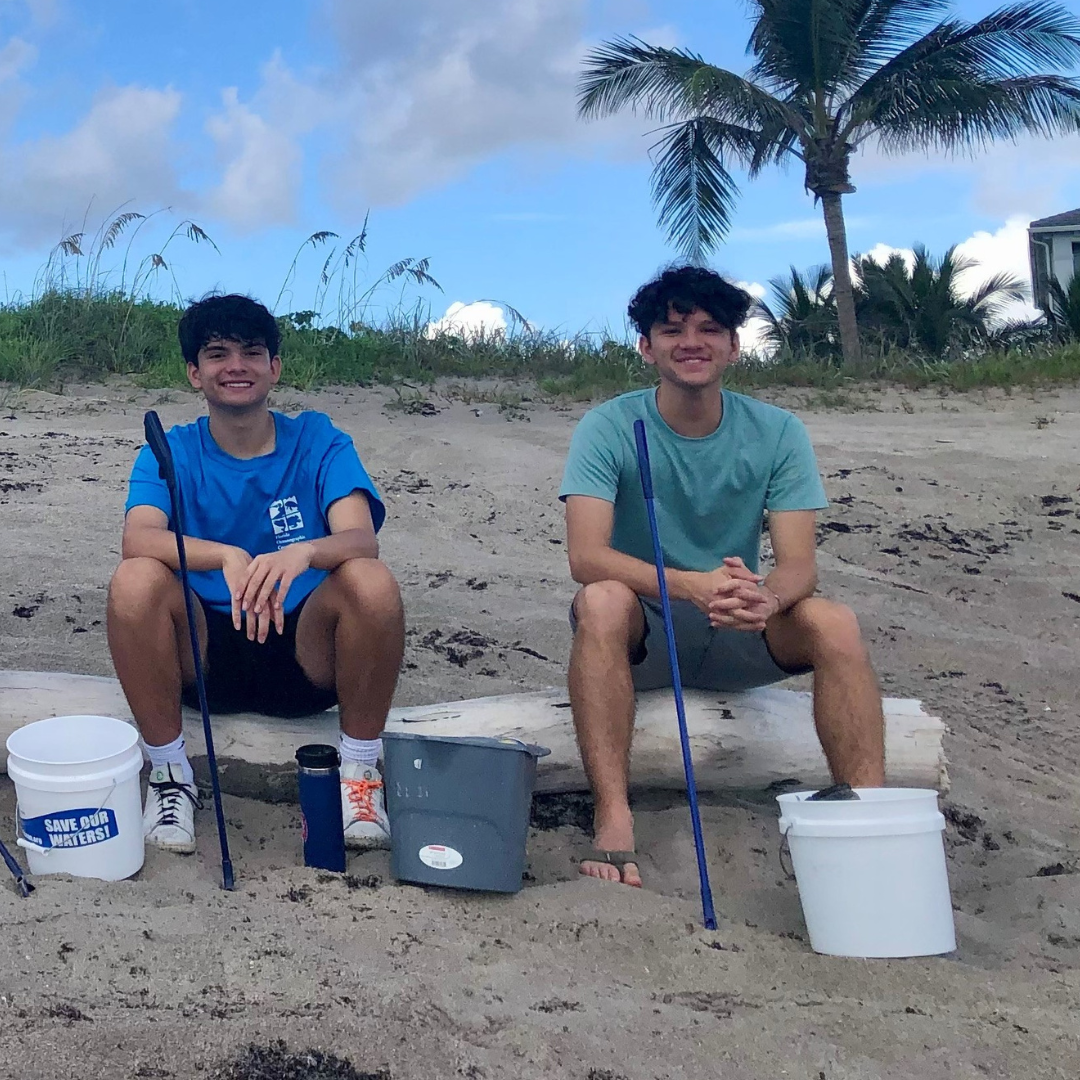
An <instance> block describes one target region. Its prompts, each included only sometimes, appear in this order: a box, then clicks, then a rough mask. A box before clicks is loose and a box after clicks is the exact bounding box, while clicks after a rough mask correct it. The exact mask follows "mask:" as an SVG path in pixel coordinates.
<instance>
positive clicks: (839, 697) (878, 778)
mask: <svg viewBox="0 0 1080 1080" xmlns="http://www.w3.org/2000/svg"><path fill="white" fill-rule="evenodd" d="M765 636H766V638H767V639H768V642H769V648H770V649H771V650H772V652H773V655H774V656H775V657H776V659H777V660H778V661H779V663H780V664H782V665H783V666H784V667H798V666H800V665H803V664H812V665H813V668H814V723H815V724H816V726H817V732H818V738H819V739H820V740H821V748H822V749H823V750H824V751H825V759H826V760H827V761H828V763H829V769H830V771H831V772H832V776H833V780H835V781H836V782H837V783H847V784H850V785H851V786H852V787H882V786H883V785H884V784H885V717H884V714H883V713H882V708H881V690H880V689H879V687H878V681H877V677H876V676H875V674H874V669H873V668H872V667H871V666H870V657H869V655H868V653H867V651H866V645H865V644H864V643H863V640H862V634H861V633H860V631H859V623H858V620H857V619H856V618H855V615H854V613H853V612H852V611H851V609H850V608H847V607H845V606H844V605H843V604H837V603H834V602H832V601H831V600H824V599H821V598H820V597H811V598H810V599H808V600H802V601H800V602H799V603H798V604H796V605H795V606H794V607H792V608H791V609H790V610H789V611H786V612H784V613H783V614H782V615H774V616H773V618H772V619H770V620H769V623H768V626H766V628H765Z"/></svg>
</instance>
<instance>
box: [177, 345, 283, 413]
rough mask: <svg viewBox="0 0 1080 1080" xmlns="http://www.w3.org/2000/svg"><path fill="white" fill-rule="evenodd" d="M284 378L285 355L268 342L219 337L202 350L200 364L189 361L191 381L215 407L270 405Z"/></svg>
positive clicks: (231, 409) (235, 408) (242, 408)
mask: <svg viewBox="0 0 1080 1080" xmlns="http://www.w3.org/2000/svg"><path fill="white" fill-rule="evenodd" d="M280 378H281V357H280V356H271V355H270V350H269V349H267V347H266V346H265V345H258V344H255V343H253V342H248V343H244V342H240V341H225V340H223V339H221V338H215V339H213V340H212V341H208V342H207V343H206V344H205V345H204V346H203V347H202V348H201V349H199V362H198V364H188V381H189V382H190V383H191V385H192V386H193V387H195V389H196V390H201V391H202V392H203V394H204V395H205V396H206V402H207V404H208V405H209V406H210V407H211V408H219V409H225V410H228V411H229V412H251V411H254V410H257V409H261V408H263V407H264V406H265V405H266V399H267V397H269V395H270V391H271V389H272V388H273V387H274V386H276V385H277V381H278V379H280Z"/></svg>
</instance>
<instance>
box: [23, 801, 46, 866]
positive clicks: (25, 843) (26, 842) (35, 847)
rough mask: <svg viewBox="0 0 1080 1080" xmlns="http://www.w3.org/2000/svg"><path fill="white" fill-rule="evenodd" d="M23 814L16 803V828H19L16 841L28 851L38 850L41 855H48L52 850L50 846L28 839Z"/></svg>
mask: <svg viewBox="0 0 1080 1080" xmlns="http://www.w3.org/2000/svg"><path fill="white" fill-rule="evenodd" d="M22 820H23V819H22V814H21V813H19V804H18V802H16V803H15V828H16V829H17V830H18V834H17V835H16V837H15V843H16V844H18V846H19V847H21V848H26V850H27V851H36V852H37V853H38V854H39V855H48V854H50V851H49V849H48V848H43V847H42V846H41V845H40V844H35V843H34V842H33V840H28V839H27V838H26V837H25V836H24V835H23V825H22Z"/></svg>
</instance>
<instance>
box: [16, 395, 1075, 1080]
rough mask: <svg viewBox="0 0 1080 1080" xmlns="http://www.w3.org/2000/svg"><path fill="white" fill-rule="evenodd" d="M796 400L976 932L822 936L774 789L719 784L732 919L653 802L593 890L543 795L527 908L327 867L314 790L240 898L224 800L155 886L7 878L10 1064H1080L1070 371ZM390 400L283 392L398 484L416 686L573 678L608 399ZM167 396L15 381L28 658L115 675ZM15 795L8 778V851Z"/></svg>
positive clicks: (469, 691)
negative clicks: (1047, 380)
mask: <svg viewBox="0 0 1080 1080" xmlns="http://www.w3.org/2000/svg"><path fill="white" fill-rule="evenodd" d="M804 398H805V395H800V394H798V393H795V392H790V393H788V394H786V395H784V396H783V398H782V399H781V400H782V403H784V404H787V405H788V406H790V407H793V408H795V409H796V410H797V411H799V412H800V414H801V415H802V416H803V417H804V419H805V420H806V421H807V423H808V425H809V428H810V431H811V434H812V436H813V438H814V441H815V444H816V446H817V449H818V454H819V459H820V464H821V468H822V472H823V474H824V476H825V477H826V486H827V489H828V491H829V494H830V497H831V499H832V500H833V505H832V507H831V509H830V510H829V511H827V512H825V513H823V514H822V515H821V523H822V525H821V551H822V557H821V568H822V590H823V592H824V593H825V594H826V595H829V596H831V597H835V598H838V599H841V600H843V601H845V602H847V603H849V604H851V605H852V606H853V607H854V608H855V609H856V610H857V611H858V613H859V614H860V617H861V622H862V625H863V629H864V632H865V635H866V637H867V639H868V640H869V642H870V647H871V649H872V652H873V656H874V660H875V664H876V666H877V668H878V670H879V672H880V674H881V678H882V684H883V688H884V690H885V691H886V692H887V693H890V694H894V695H899V696H907V697H915V698H920V699H922V700H923V701H925V702H926V704H927V707H928V708H929V709H930V711H932V712H934V713H937V714H938V715H941V716H942V717H943V718H944V719H945V720H946V721H947V723H948V724H949V726H950V728H951V732H950V735H949V736H948V740H947V749H948V754H949V757H950V761H951V771H952V777H953V788H952V791H951V793H950V794H949V796H948V798H947V800H946V810H947V816H948V818H949V821H950V824H949V828H948V831H947V833H946V845H947V851H948V858H949V870H950V875H951V880H952V887H953V893H954V900H955V908H956V922H957V929H958V934H959V942H960V944H959V949H958V951H957V952H956V954H954V955H952V956H949V957H944V958H935V959H923V960H903V961H850V960H849V961H845V960H838V959H830V958H824V957H819V956H816V955H815V954H814V953H813V952H811V950H810V948H809V946H808V944H807V942H806V940H805V928H804V926H803V923H802V919H801V915H800V911H799V905H798V898H797V894H796V892H795V887H794V885H793V884H792V883H791V882H790V881H788V880H786V879H785V877H784V875H783V873H782V872H781V870H780V868H779V864H778V860H777V847H778V844H777V840H778V837H777V832H776V811H775V805H774V803H773V802H772V800H771V798H770V797H769V795H768V793H764V792H763V793H760V795H759V796H758V797H756V798H749V799H748V798H746V797H739V798H738V799H736V798H733V797H730V796H728V797H725V796H724V795H723V794H719V795H713V796H710V797H708V798H707V799H706V806H705V807H704V820H705V832H706V838H707V846H708V850H709V853H710V859H711V865H712V871H713V882H714V890H715V893H716V902H717V909H718V913H719V917H720V928H719V930H718V931H716V932H714V933H710V932H706V931H704V930H702V929H701V928H700V923H699V916H700V909H699V904H698V898H697V892H696V873H695V866H694V859H693V848H692V842H691V836H690V829H689V820H688V816H687V813H686V810H685V808H684V806H683V805H682V804H681V803H680V802H679V801H678V800H672V799H671V798H669V797H666V796H665V797H659V796H655V795H653V796H650V795H648V793H643V794H641V795H640V796H639V797H638V803H637V812H638V821H639V827H640V841H639V847H640V849H641V850H642V851H643V852H644V854H643V857H642V868H643V872H644V874H645V876H646V878H647V884H648V888H647V889H645V890H643V891H641V892H637V891H633V890H629V889H620V888H614V887H610V886H605V885H603V884H601V883H599V882H594V881H586V880H579V879H578V878H577V875H576V873H575V868H574V866H573V863H572V858H573V857H574V856H575V855H576V854H577V853H578V852H579V851H580V850H581V848H582V846H583V845H584V844H585V843H586V837H585V834H584V833H583V832H582V831H581V829H580V827H579V825H580V824H581V823H582V822H583V821H585V820H587V806H585V804H584V802H583V801H582V800H577V801H574V800H571V801H570V802H568V803H567V804H565V805H562V806H555V807H552V806H548V807H544V808H542V809H543V810H544V811H545V813H544V814H542V815H541V816H540V817H539V818H538V823H539V824H542V825H545V826H546V827H545V828H537V829H534V830H533V833H532V835H531V837H530V878H531V880H529V881H528V883H527V887H526V888H524V889H523V890H522V891H521V892H520V893H519V894H518V895H516V896H513V897H497V896H475V895H467V894H453V893H448V892H440V891H428V890H423V889H419V888H415V887H409V886H401V885H397V884H395V883H393V881H392V880H391V878H390V875H389V864H388V859H387V857H386V855H385V854H381V853H378V854H369V855H363V856H356V857H353V858H352V859H351V862H350V867H349V876H348V877H345V878H343V877H341V876H335V875H326V874H319V873H317V872H315V871H311V870H308V869H305V868H304V867H303V866H301V865H299V863H300V858H299V824H298V820H297V816H298V815H297V811H296V807H295V806H292V805H288V804H284V805H268V804H263V803H258V802H255V801H251V800H244V799H238V798H229V799H227V805H226V813H227V816H228V820H229V824H230V828H231V830H232V836H233V857H234V861H235V864H236V871H237V877H238V888H237V891H236V892H235V893H233V894H225V893H223V892H221V891H220V890H219V888H218V867H217V862H216V848H217V844H216V836H215V832H214V829H213V824H212V817H211V815H210V813H209V812H204V813H203V815H202V816H201V818H200V829H201V831H200V835H199V851H198V853H197V854H196V855H195V856H194V857H189V858H180V857H176V856H167V855H164V854H161V853H151V854H150V857H149V859H148V861H147V865H146V867H145V869H144V870H143V871H142V873H141V874H140V875H139V876H138V877H137V879H135V880H132V881H129V882H123V883H118V884H105V883H100V882H91V881H76V880H71V879H63V878H59V877H51V878H50V877H43V878H39V879H38V890H37V892H36V893H35V894H34V896H33V897H32V898H31V899H30V900H26V901H24V900H20V899H19V898H17V897H16V896H15V894H14V892H13V891H12V890H11V889H10V888H8V887H7V885H4V886H3V887H2V888H0V921H2V925H3V931H2V933H0V1076H2V1077H19V1078H22V1080H36V1078H45V1077H67V1076H101V1077H110V1078H111V1077H117V1078H121V1077H123V1078H126V1077H168V1078H172V1077H176V1078H187V1077H196V1076H220V1077H231V1078H239V1077H244V1078H247V1080H251V1078H254V1077H258V1078H260V1080H270V1078H272V1077H273V1078H282V1077H286V1076H295V1077H316V1076H327V1077H329V1076H337V1077H346V1078H347V1077H358V1076H365V1075H381V1076H383V1077H387V1076H389V1077H392V1078H393V1080H409V1078H442V1077H448V1078H450V1077H454V1078H456V1077H466V1078H470V1080H496V1078H509V1077H514V1078H521V1080H533V1078H540V1077H545V1078H547V1077H568V1078H580V1080H620V1078H622V1080H652V1078H661V1077H663V1078H684V1077H685V1078H692V1077H693V1078H697V1077H707V1076H718V1077H719V1076H722V1077H724V1078H725V1080H739V1078H755V1080H756V1078H774V1077H782V1076H788V1077H797V1078H807V1080H822V1078H824V1080H843V1078H852V1080H854V1078H859V1080H868V1078H877V1077H889V1078H897V1080H899V1078H901V1077H903V1078H909V1077H920V1078H926V1080H930V1078H939V1077H940V1078H944V1077H949V1078H967V1077H979V1078H983V1077H1015V1076H1024V1077H1028V1078H1036V1077H1058V1076H1060V1077H1073V1076H1075V1074H1076V1069H1077V1063H1078V1062H1080V1034H1078V1027H1077V1023H1076V1009H1077V1002H1078V1001H1080V975H1078V973H1077V965H1078V961H1080V872H1078V870H1080V864H1078V860H1080V814H1078V809H1080V806H1078V802H1080V796H1078V792H1080V784H1078V778H1080V742H1078V740H1077V739H1076V735H1075V732H1076V725H1077V706H1076V690H1075V684H1076V677H1077V666H1078V650H1077V634H1078V631H1080V543H1078V539H1077V538H1078V536H1080V493H1078V485H1080V467H1078V462H1080V391H1078V390H1075V389H1074V390H1061V391H1057V392H1049V391H1048V392H1039V393H1037V394H1028V393H1015V394H1013V395H1011V396H1008V395H1004V394H1001V393H994V394H989V395H981V394H980V395H969V396H947V397H941V396H938V395H937V394H935V393H925V392H924V393H918V394H914V393H900V392H897V391H890V392H887V393H881V394H872V395H867V396H866V397H864V398H861V399H859V400H860V403H861V405H862V406H863V407H861V408H858V409H854V410H852V409H850V408H849V409H847V411H838V410H822V409H814V408H810V407H809V406H808V404H807V402H806V401H805V400H804ZM395 400H396V398H395V395H394V394H392V393H390V392H386V391H370V390H357V389H349V390H344V391H337V390H328V391H325V392H319V393H312V394H299V393H296V392H291V391H288V392H283V393H281V394H279V396H278V399H277V405H278V407H281V408H284V409H286V410H293V409H298V408H319V409H323V410H325V411H327V412H329V413H330V414H331V416H333V418H334V419H335V421H336V422H337V423H338V424H339V425H340V426H341V427H343V428H344V429H345V430H346V431H348V432H349V433H350V434H352V435H353V436H354V438H355V439H356V441H357V444H358V446H359V447H360V449H361V453H362V455H363V457H364V460H365V462H366V463H367V465H368V467H369V469H370V471H371V472H372V474H373V475H374V476H375V477H376V478H377V481H378V483H379V484H380V486H381V487H382V490H383V491H384V492H385V494H386V497H387V501H388V504H389V520H388V523H387V526H386V528H385V530H384V532H383V534H382V544H383V554H384V557H385V559H386V560H387V562H388V563H389V564H390V565H391V567H392V568H393V569H394V571H395V572H396V574H397V575H398V577H399V580H400V581H401V583H402V586H403V590H404V595H405V601H406V607H407V611H408V622H409V638H408V648H407V651H406V667H405V670H404V672H403V674H402V679H401V683H400V689H399V692H398V698H397V703H398V704H417V703H423V702H433V701H440V700H450V699H454V698H459V697H473V696H480V695H486V694H496V693H507V692H513V691H516V690H524V689H534V688H538V687H542V686H546V685H553V684H557V683H559V682H560V681H561V680H562V678H563V671H564V665H565V663H566V658H567V652H568V646H569V640H568V635H567V627H566V607H567V604H568V602H569V600H570V598H571V596H572V594H573V586H572V583H571V581H570V579H569V575H568V573H567V568H566V559H565V546H564V535H563V526H562V515H561V512H560V507H559V505H558V503H557V502H556V499H555V493H556V488H557V484H558V479H559V476H560V472H561V465H562V460H563V456H564V454H565V450H566V446H567V442H568V439H569V435H570V432H571V430H572V427H573V424H574V422H575V420H576V419H577V417H578V416H580V414H581V412H582V411H583V406H576V405H575V406H571V407H563V408H560V407H554V406H551V405H542V404H534V405H526V407H525V409H524V411H516V410H515V411H510V412H500V410H499V409H498V407H497V406H496V405H493V404H487V403H477V404H467V403H465V402H462V401H461V400H449V399H447V398H445V397H442V396H439V395H436V394H432V395H430V400H431V403H432V408H430V409H425V410H423V411H419V410H417V411H415V412H412V413H407V412H402V411H400V410H395V409H394V408H391V407H390V406H392V405H393V403H394V402H395ZM149 407H156V408H158V409H159V411H160V412H161V415H162V418H163V420H164V421H165V423H166V425H168V424H170V423H173V422H176V421H179V420H187V419H190V418H192V417H193V416H195V415H196V414H197V413H198V411H199V404H198V402H197V401H196V399H194V398H193V397H192V396H190V395H188V394H185V393H181V392H179V391H171V392H161V391H149V392H148V391H143V390H139V389H137V388H134V387H131V386H129V385H126V384H123V383H116V384H114V385H110V386H105V387H103V386H89V387H82V386H72V387H68V388H66V389H65V392H64V393H63V394H62V395H52V394H44V393H28V394H19V395H16V394H8V395H7V396H6V398H5V399H4V403H3V405H2V406H0V553H2V555H3V563H2V565H3V568H4V572H3V579H2V593H0V599H2V600H3V604H2V606H0V663H2V664H3V665H4V666H5V667H8V668H29V669H47V670H58V671H73V672H83V673H88V674H111V668H110V663H109V657H108V651H107V648H106V642H105V634H104V626H103V620H104V614H105V612H104V604H105V588H106V584H107V581H108V578H109V574H110V572H111V571H112V569H113V568H114V566H115V565H116V562H117V560H118V545H119V536H120V524H121V513H122V505H123V499H124V493H125V484H126V480H127V475H128V470H129V468H130V464H131V460H132V458H133V455H134V454H135V452H136V450H137V447H138V445H139V444H140V442H141V438H142V435H141V420H142V413H143V411H144V410H145V409H146V408H149ZM792 685H795V686H800V685H802V686H805V683H802V684H800V683H798V682H796V683H793V684H792ZM13 806H14V798H13V791H12V787H11V784H10V782H9V781H7V779H6V778H0V836H3V837H4V838H5V839H7V840H10V839H11V837H12V831H13V828H12V813H13ZM275 1040H283V1045H277V1044H275ZM252 1044H256V1047H257V1049H256V1050H255V1051H251V1050H250V1049H249V1048H250V1047H251V1045H252ZM308 1049H311V1050H315V1051H319V1052H320V1053H321V1054H322V1056H321V1057H320V1056H318V1055H316V1056H309V1057H307V1058H304V1057H303V1056H302V1055H303V1052H304V1051H306V1050H308ZM290 1055H294V1056H293V1057H290ZM295 1055H301V1056H300V1057H296V1056H295Z"/></svg>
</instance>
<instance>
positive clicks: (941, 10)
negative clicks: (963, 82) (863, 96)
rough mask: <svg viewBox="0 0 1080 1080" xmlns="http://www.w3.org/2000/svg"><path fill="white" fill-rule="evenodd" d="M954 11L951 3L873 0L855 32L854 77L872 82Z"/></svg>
mask: <svg viewBox="0 0 1080 1080" xmlns="http://www.w3.org/2000/svg"><path fill="white" fill-rule="evenodd" d="M951 8H952V3H951V0H869V2H868V3H865V4H864V12H863V14H862V17H861V18H860V19H859V24H858V27H857V28H856V30H855V49H854V50H853V51H852V54H851V55H850V56H849V57H848V60H847V67H848V70H849V73H850V75H851V76H852V77H857V78H859V81H860V82H861V81H862V80H863V79H866V78H868V77H869V76H870V75H871V74H872V73H873V72H874V71H876V70H877V69H878V68H879V67H881V65H882V64H885V63H887V62H888V61H889V60H891V59H892V58H893V57H894V56H896V55H897V53H900V52H902V51H903V50H904V49H906V48H907V47H908V46H909V45H911V44H912V43H913V42H914V41H917V40H918V39H919V37H921V36H922V34H924V33H925V32H926V31H927V30H929V29H930V27H931V25H932V23H933V20H934V19H935V18H937V17H940V16H943V15H944V14H946V12H948V11H949V10H950V9H951Z"/></svg>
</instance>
